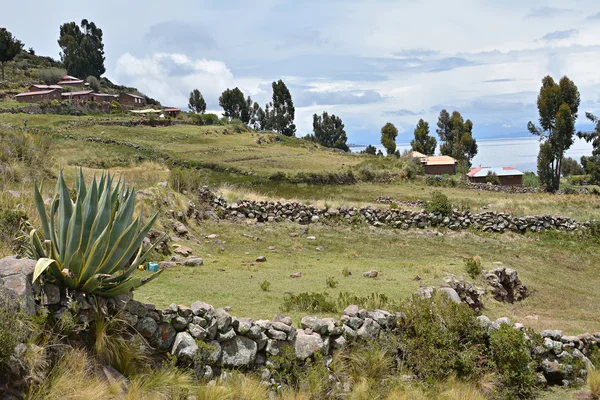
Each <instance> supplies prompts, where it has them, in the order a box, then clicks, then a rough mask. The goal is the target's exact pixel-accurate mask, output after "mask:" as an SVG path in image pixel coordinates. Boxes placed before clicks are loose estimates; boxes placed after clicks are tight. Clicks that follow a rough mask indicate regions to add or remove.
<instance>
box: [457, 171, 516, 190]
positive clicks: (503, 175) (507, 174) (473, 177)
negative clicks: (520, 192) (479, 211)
mask: <svg viewBox="0 0 600 400" xmlns="http://www.w3.org/2000/svg"><path fill="white" fill-rule="evenodd" d="M488 174H495V175H496V176H497V177H498V180H500V184H501V185H502V186H522V185H523V173H522V172H521V171H519V170H518V169H516V168H514V167H500V168H490V167H477V168H471V171H469V173H468V174H467V176H468V177H469V181H470V182H472V183H486V182H487V177H488Z"/></svg>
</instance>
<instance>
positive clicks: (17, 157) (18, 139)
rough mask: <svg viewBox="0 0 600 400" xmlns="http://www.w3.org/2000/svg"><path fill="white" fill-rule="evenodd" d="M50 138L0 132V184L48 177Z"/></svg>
mask: <svg viewBox="0 0 600 400" xmlns="http://www.w3.org/2000/svg"><path fill="white" fill-rule="evenodd" d="M50 148H51V141H50V138H48V137H47V136H42V135H30V134H28V133H24V132H22V131H21V132H19V131H3V130H0V182H4V183H10V182H20V181H24V180H26V179H27V178H29V179H35V178H44V177H46V176H47V175H49V173H48V171H47V169H46V165H47V164H48V162H49V157H48V154H49V151H50Z"/></svg>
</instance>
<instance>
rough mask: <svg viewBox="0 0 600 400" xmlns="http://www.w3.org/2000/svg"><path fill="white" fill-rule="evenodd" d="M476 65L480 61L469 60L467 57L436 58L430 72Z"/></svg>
mask: <svg viewBox="0 0 600 400" xmlns="http://www.w3.org/2000/svg"><path fill="white" fill-rule="evenodd" d="M474 65H479V63H477V62H474V61H469V60H467V59H466V58H462V57H447V58H442V59H440V60H436V61H435V63H434V65H433V66H432V68H431V69H430V70H429V71H428V72H444V71H450V70H453V69H456V68H462V67H471V66H474Z"/></svg>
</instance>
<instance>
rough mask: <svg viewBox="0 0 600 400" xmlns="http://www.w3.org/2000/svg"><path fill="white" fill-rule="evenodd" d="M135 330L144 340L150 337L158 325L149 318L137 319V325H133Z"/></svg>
mask: <svg viewBox="0 0 600 400" xmlns="http://www.w3.org/2000/svg"><path fill="white" fill-rule="evenodd" d="M135 329H136V330H137V331H138V332H139V333H140V334H141V335H142V336H143V337H145V338H146V339H149V338H151V337H152V335H153V334H154V332H156V329H158V324H157V323H156V321H154V320H153V319H152V318H150V317H144V318H141V319H138V322H137V324H136V325H135Z"/></svg>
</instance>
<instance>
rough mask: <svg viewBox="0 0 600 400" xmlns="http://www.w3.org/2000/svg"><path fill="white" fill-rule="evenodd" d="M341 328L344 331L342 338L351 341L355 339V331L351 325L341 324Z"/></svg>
mask: <svg viewBox="0 0 600 400" xmlns="http://www.w3.org/2000/svg"><path fill="white" fill-rule="evenodd" d="M342 329H343V331H344V333H343V335H344V338H345V339H346V340H347V341H349V342H353V341H355V340H356V331H355V330H354V329H352V328H351V327H349V326H348V325H344V326H342Z"/></svg>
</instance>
